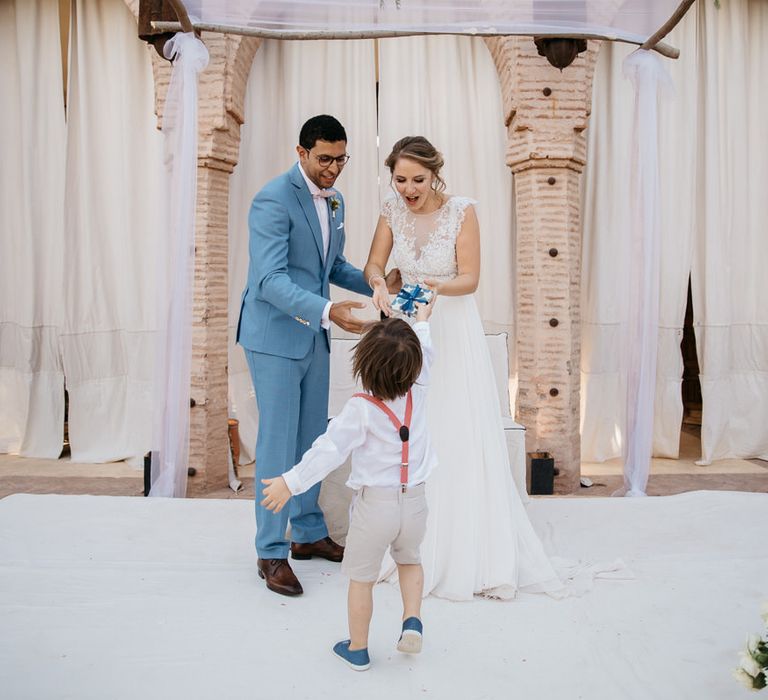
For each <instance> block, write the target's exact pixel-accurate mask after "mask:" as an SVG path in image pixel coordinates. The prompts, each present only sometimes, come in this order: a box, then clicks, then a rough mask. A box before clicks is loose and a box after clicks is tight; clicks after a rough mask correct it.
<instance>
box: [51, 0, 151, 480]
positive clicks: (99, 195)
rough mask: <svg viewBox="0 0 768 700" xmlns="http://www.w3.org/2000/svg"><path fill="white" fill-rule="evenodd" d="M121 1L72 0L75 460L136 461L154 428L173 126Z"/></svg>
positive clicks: (70, 361) (69, 348)
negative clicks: (168, 138) (158, 284)
mask: <svg viewBox="0 0 768 700" xmlns="http://www.w3.org/2000/svg"><path fill="white" fill-rule="evenodd" d="M150 51H151V49H149V48H147V47H146V46H143V45H142V44H141V43H140V42H138V41H137V40H136V20H135V19H134V17H133V15H132V14H131V12H130V10H129V9H128V8H127V7H126V6H125V5H124V4H123V3H119V2H112V1H105V0H102V1H101V2H91V1H86V0H78V1H77V2H75V3H73V6H72V22H71V34H70V67H69V76H70V80H69V92H68V98H69V99H68V112H67V164H66V185H65V222H66V224H65V225H66V241H67V243H66V246H65V247H64V251H63V262H62V261H60V263H59V264H63V268H64V303H65V315H66V318H65V322H64V328H63V330H62V334H61V340H60V342H61V353H62V361H63V365H64V373H65V376H66V385H67V391H68V393H69V437H70V446H71V451H72V460H73V461H76V462H94V463H95V462H109V461H116V460H122V459H128V460H130V461H131V462H133V463H134V464H136V465H139V464H141V461H142V457H143V455H144V453H145V452H147V450H148V449H149V446H150V439H151V406H152V389H151V384H152V361H153V341H154V330H155V302H154V293H155V289H154V279H153V278H154V275H153V263H152V261H153V259H154V256H155V255H156V252H157V251H156V247H155V246H156V240H157V238H158V237H159V236H161V235H162V233H161V231H160V228H161V222H160V219H161V215H160V212H161V211H162V203H163V191H162V186H161V183H162V138H161V135H160V133H159V132H158V131H157V120H156V118H155V115H154V84H153V79H152V69H151V62H150V58H149V55H150V54H149V52H150Z"/></svg>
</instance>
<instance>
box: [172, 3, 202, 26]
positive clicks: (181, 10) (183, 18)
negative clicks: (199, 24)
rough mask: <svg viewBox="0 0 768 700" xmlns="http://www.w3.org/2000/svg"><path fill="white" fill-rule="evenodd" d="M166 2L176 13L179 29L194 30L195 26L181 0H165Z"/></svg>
mask: <svg viewBox="0 0 768 700" xmlns="http://www.w3.org/2000/svg"><path fill="white" fill-rule="evenodd" d="M167 1H168V4H169V5H170V6H171V7H172V8H173V11H174V12H175V13H176V17H178V18H179V25H181V31H183V32H194V31H195V28H194V26H193V25H192V20H191V19H189V14H188V13H187V8H186V7H184V3H183V2H182V1H181V0H167ZM176 31H178V30H176Z"/></svg>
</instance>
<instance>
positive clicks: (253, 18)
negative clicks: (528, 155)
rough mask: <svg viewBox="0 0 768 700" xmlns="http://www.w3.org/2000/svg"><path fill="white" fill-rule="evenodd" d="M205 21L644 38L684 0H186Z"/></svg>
mask: <svg viewBox="0 0 768 700" xmlns="http://www.w3.org/2000/svg"><path fill="white" fill-rule="evenodd" d="M183 4H184V6H185V7H186V8H187V10H188V12H189V14H190V18H191V19H193V21H194V20H196V19H197V20H201V21H203V22H209V23H217V24H224V25H230V26H232V25H234V26H239V27H260V28H263V29H272V30H280V31H287V32H302V31H308V30H313V31H326V32H333V31H345V32H350V31H388V30H401V31H402V30H410V31H420V32H426V33H441V32H442V33H451V32H454V33H456V32H462V33H466V34H473V33H477V32H478V31H493V32H496V33H499V34H530V35H534V34H552V35H558V34H560V35H566V36H568V35H569V33H570V34H573V33H574V32H579V33H587V34H594V35H598V36H606V37H613V38H625V39H630V40H633V41H644V40H645V39H647V38H648V37H649V36H650V35H651V34H653V32H655V31H656V30H657V29H658V28H659V27H661V25H662V24H663V23H664V22H665V21H666V20H667V19H668V18H669V17H670V16H671V15H672V13H673V12H674V10H675V8H676V7H677V5H678V0H627V1H626V2H616V1H615V0H535V1H534V2H530V0H484V1H483V2H467V1H466V0H402V1H400V0H334V2H332V3H330V2H327V0H271V1H267V2H259V3H254V2H253V0H183Z"/></svg>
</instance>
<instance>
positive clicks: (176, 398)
mask: <svg viewBox="0 0 768 700" xmlns="http://www.w3.org/2000/svg"><path fill="white" fill-rule="evenodd" d="M163 55H164V56H165V57H166V58H168V59H170V60H172V61H173V71H172V72H171V82H170V84H169V86H168V92H167V93H166V98H165V109H164V112H163V142H164V143H163V145H164V155H165V167H166V170H165V179H164V185H165V187H164V188H163V189H164V194H165V202H166V209H165V214H166V216H165V219H164V220H163V225H162V227H159V230H158V233H159V235H158V236H157V241H158V245H157V248H158V255H157V256H156V261H155V262H156V269H155V275H156V278H155V279H156V289H157V295H156V302H155V303H156V309H157V325H158V327H157V336H156V346H155V363H154V375H153V384H154V393H153V397H154V400H153V402H152V408H153V411H152V458H151V459H152V462H151V466H152V468H151V475H152V485H151V488H150V491H149V495H150V496H168V497H171V496H173V497H176V498H183V497H184V496H185V495H186V493H187V467H188V464H189V397H190V386H189V383H190V378H191V365H192V296H193V294H194V288H195V269H194V268H195V204H196V202H197V95H198V91H197V81H198V74H199V73H200V71H202V70H204V69H205V67H206V66H207V65H208V49H206V48H205V44H203V42H202V41H200V39H198V38H197V37H196V36H195V35H194V34H193V33H192V32H189V33H186V34H184V33H178V34H176V35H175V36H174V37H173V38H172V39H171V40H170V41H168V42H166V44H165V46H164V48H163Z"/></svg>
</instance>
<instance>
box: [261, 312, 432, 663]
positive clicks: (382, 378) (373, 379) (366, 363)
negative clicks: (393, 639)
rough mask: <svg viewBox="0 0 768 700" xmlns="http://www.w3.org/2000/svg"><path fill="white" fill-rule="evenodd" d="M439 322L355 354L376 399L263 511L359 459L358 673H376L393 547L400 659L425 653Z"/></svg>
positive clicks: (383, 332) (355, 541)
mask: <svg viewBox="0 0 768 700" xmlns="http://www.w3.org/2000/svg"><path fill="white" fill-rule="evenodd" d="M431 313H432V304H431V303H430V304H427V305H424V306H421V307H420V308H419V309H418V311H417V313H416V323H415V324H414V325H413V327H411V326H409V325H408V324H407V323H406V322H405V321H403V320H402V319H398V318H387V319H384V320H382V321H380V322H378V323H376V324H374V325H373V326H372V327H371V328H370V329H369V330H368V331H367V332H366V333H365V334H364V336H363V337H362V339H361V340H360V342H359V343H358V344H357V346H356V347H355V354H354V361H353V365H352V368H353V371H354V373H355V376H356V377H359V378H360V382H361V383H362V385H363V388H364V389H365V391H366V392H367V394H365V395H363V394H356V395H355V396H353V397H352V398H351V399H349V401H347V403H346V404H345V406H344V408H343V409H342V411H341V412H340V413H339V415H338V416H336V418H334V419H333V420H332V421H331V422H330V423H329V425H328V429H327V431H326V432H325V433H324V434H323V435H321V436H320V437H319V438H317V440H315V442H314V443H313V445H312V447H311V448H310V449H309V450H307V452H306V453H305V454H304V456H303V457H302V459H301V461H300V462H299V463H298V464H297V465H296V466H295V467H294V468H293V469H291V470H290V471H288V472H286V473H285V474H283V475H282V476H281V477H278V478H276V479H262V483H264V484H266V488H265V489H264V491H263V493H264V500H263V501H262V502H261V503H262V505H263V506H265V507H266V508H268V509H269V510H273V511H275V512H279V511H280V510H281V509H282V508H283V506H285V504H286V503H287V502H288V500H289V499H290V497H291V496H292V495H296V494H300V493H303V492H304V491H306V490H307V489H309V488H311V487H312V486H313V485H314V484H316V483H317V482H318V481H320V480H321V479H322V478H323V477H325V476H326V475H328V474H329V473H330V472H331V471H333V470H334V469H336V468H337V467H338V466H340V465H341V464H343V462H344V461H345V460H346V459H347V457H348V456H349V454H350V453H352V470H351V472H350V475H349V480H348V481H347V486H349V487H350V488H352V489H354V490H355V496H354V499H353V501H352V503H353V505H352V514H351V518H350V524H349V534H348V535H347V546H346V549H345V551H344V559H343V561H342V564H341V570H342V571H343V572H344V573H345V574H346V575H347V576H349V594H348V616H349V639H347V640H345V641H343V642H339V643H338V644H336V645H335V646H334V647H333V652H334V654H336V655H337V656H338V657H339V658H341V659H342V660H343V661H345V662H346V663H347V664H348V665H349V666H350V667H351V668H353V669H354V670H356V671H365V670H367V669H368V667H369V666H370V658H369V656H368V627H369V625H370V622H371V615H372V613H373V586H374V584H375V583H376V580H377V579H378V576H379V569H380V568H381V562H382V560H383V558H384V555H385V554H386V551H387V547H390V548H391V554H392V558H393V559H394V560H395V563H396V564H397V571H398V578H399V580H400V594H401V596H402V599H403V628H402V634H401V636H400V639H399V640H398V643H397V649H398V650H399V651H402V652H406V653H418V652H419V651H421V641H422V631H423V629H422V624H421V617H420V616H421V596H422V589H423V587H424V574H423V571H422V568H421V557H420V554H419V548H420V546H421V542H422V540H423V539H424V532H425V530H426V524H427V503H426V499H425V496H424V482H425V481H426V479H427V477H428V476H429V474H430V472H431V471H432V469H433V468H434V466H435V465H436V463H437V458H436V456H435V453H434V451H433V450H432V448H431V446H430V442H429V435H428V433H427V422H426V394H427V384H428V381H429V368H430V365H431V362H432V345H431V339H430V334H429V324H428V323H426V321H427V319H428V318H429V316H430V315H431ZM388 411H389V412H388ZM390 412H391V413H390ZM401 424H402V427H401Z"/></svg>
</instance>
